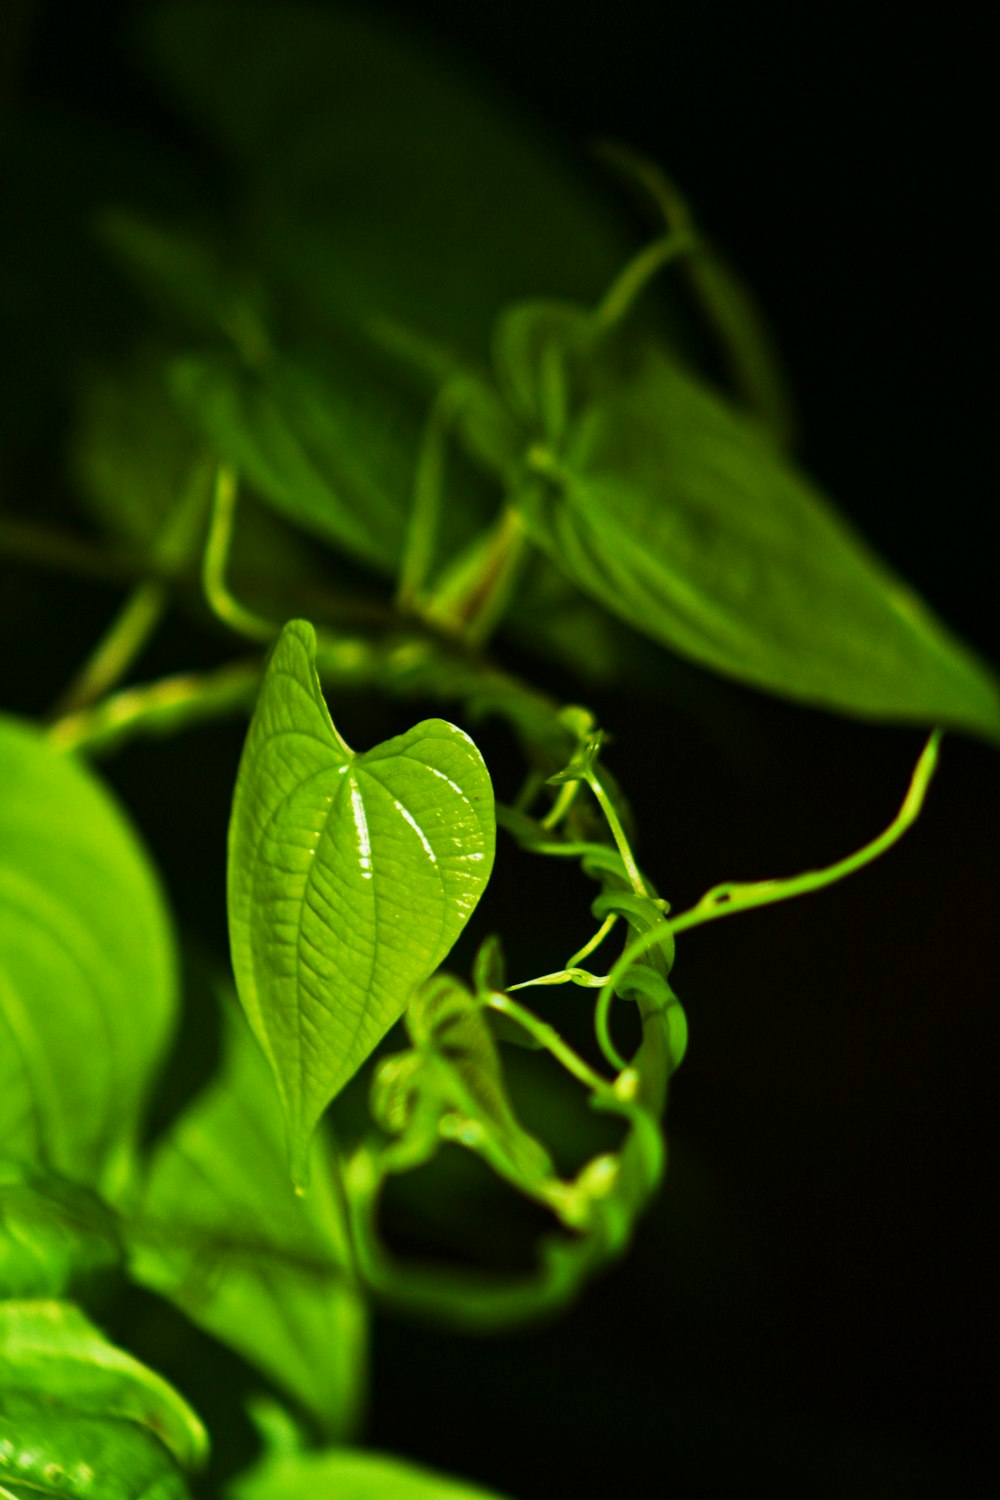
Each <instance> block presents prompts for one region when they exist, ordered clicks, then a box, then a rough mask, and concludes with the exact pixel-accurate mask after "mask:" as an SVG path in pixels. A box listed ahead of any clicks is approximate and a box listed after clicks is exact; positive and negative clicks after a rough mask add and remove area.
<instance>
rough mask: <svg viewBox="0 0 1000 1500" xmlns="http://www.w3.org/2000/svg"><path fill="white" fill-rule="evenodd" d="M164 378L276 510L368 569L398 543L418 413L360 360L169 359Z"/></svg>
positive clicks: (385, 566) (381, 564)
mask: <svg viewBox="0 0 1000 1500" xmlns="http://www.w3.org/2000/svg"><path fill="white" fill-rule="evenodd" d="M171 374H172V379H171V384H172V388H173V390H174V393H175V395H176V396H177V398H178V399H179V400H180V402H181V404H182V406H183V407H184V409H185V410H186V411H187V412H188V413H189V414H190V416H191V417H192V419H193V420H194V421H195V422H196V423H197V424H198V426H199V427H200V429H201V431H202V432H203V433H204V435H205V436H206V437H207V438H208V439H209V441H210V442H211V444H212V445H213V447H214V449H215V451H216V452H217V453H218V454H219V455H220V456H221V457H222V458H224V459H226V460H227V461H228V462H229V463H231V464H233V465H235V467H236V468H237V469H238V470H239V472H240V473H241V474H242V475H243V476H244V477H245V478H246V479H247V480H248V482H249V483H250V484H251V485H252V486H253V488H254V489H255V490H256V491H257V493H258V494H260V495H261V496H262V497H263V498H264V499H266V500H267V501H269V502H270V504H271V505H273V506H274V507H275V508H276V509H277V510H279V511H280V512H281V514H282V515H284V516H286V517H287V518H288V519H289V520H291V521H294V522H295V523H296V524H297V525H299V526H303V527H305V528H306V530H308V531H311V532H312V533H313V534H314V535H316V536H320V537H322V538H323V539H324V540H326V541H328V542H332V543H333V544H334V545H335V546H337V547H342V548H344V549H345V550H346V551H347V552H349V553H351V554H352V556H354V557H357V558H359V559H361V560H362V561H363V562H366V563H369V564H371V565H372V566H374V567H377V568H380V569H382V570H384V571H387V572H392V571H393V569H394V568H395V566H396V564H397V562H398V559H399V557H400V555H401V553H402V550H403V539H404V536H405V531H406V516H407V512H408V509H409V505H410V499H411V494H412V489H413V475H414V470H415V466H416V461H417V446H418V442H419V435H420V420H419V418H418V417H416V416H415V415H414V414H413V413H408V414H406V413H403V414H401V413H400V410H399V408H398V405H394V403H393V399H392V392H391V390H386V389H385V388H383V387H382V386H381V385H380V384H378V383H377V382H373V381H371V380H366V378H365V371H364V369H363V367H354V366H352V365H351V364H349V363H348V362H346V361H337V362H334V360H333V359H332V358H328V359H327V360H326V361H325V363H324V368H323V370H322V371H320V370H319V369H316V368H312V369H310V368H307V367H306V366H304V365H302V364H298V363H295V362H293V361H291V360H286V359H280V358H277V357H275V358H273V359H270V360H268V361H267V363H266V365H265V366H264V367H263V368H262V369H260V370H257V371H254V370H249V369H246V368H243V367H242V366H241V365H240V364H239V363H238V361H236V360H235V359H230V358H228V357H226V356H224V355H219V356H208V355H206V356H203V357H200V358H191V359H185V360H182V361H180V362H178V363H177V364H176V365H175V366H174V367H173V370H172V372H171Z"/></svg>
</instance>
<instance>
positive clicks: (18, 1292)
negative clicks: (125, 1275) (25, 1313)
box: [0, 1161, 122, 1298]
mask: <svg viewBox="0 0 1000 1500" xmlns="http://www.w3.org/2000/svg"><path fill="white" fill-rule="evenodd" d="M121 1260H122V1249H121V1243H120V1239H119V1233H118V1223H117V1220H116V1219H115V1216H114V1214H112V1212H111V1210H110V1209H109V1208H108V1207H107V1206H106V1205H105V1204H104V1203H102V1202H101V1200H100V1199H99V1198H97V1197H96V1196H95V1195H94V1194H93V1193H91V1192H89V1191H88V1190H87V1189H86V1188H83V1187H79V1186H77V1184H76V1183H73V1182H67V1181H66V1180H65V1179H64V1178H61V1177H55V1176H53V1175H52V1174H51V1173H42V1172H37V1171H34V1170H32V1169H31V1168H28V1167H25V1166H23V1165H21V1164H20V1163H17V1162H8V1161H0V1298H5V1297H60V1296H67V1295H69V1294H70V1293H79V1294H80V1295H83V1294H84V1293H85V1292H86V1291H87V1290H89V1289H90V1288H91V1287H92V1286H94V1287H99V1286H100V1285H101V1284H102V1283H104V1282H105V1281H106V1280H107V1279H108V1278H109V1277H110V1276H111V1275H112V1274H113V1273H114V1271H115V1270H117V1268H118V1266H119V1265H120V1263H121Z"/></svg>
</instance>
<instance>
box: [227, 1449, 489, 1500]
mask: <svg viewBox="0 0 1000 1500" xmlns="http://www.w3.org/2000/svg"><path fill="white" fill-rule="evenodd" d="M304 1496H308V1497H309V1500H502V1497H501V1496H500V1495H499V1494H497V1492H496V1491H495V1490H484V1489H480V1487H479V1485H477V1484H470V1483H468V1482H467V1481H465V1480H462V1479H452V1478H450V1477H449V1476H448V1475H446V1474H440V1473H437V1472H435V1471H434V1470H433V1469H425V1468H424V1467H423V1466H422V1465H421V1464H411V1463H406V1462H404V1461H403V1460H402V1459H398V1458H391V1457H390V1456H389V1455H388V1454H383V1453H365V1452H362V1451H360V1450H358V1449H351V1448H340V1449H337V1450H336V1451H329V1452H326V1453H302V1454H293V1455H290V1456H289V1457H287V1458H273V1459H270V1460H268V1461H266V1462H265V1463H264V1464H262V1465H260V1466H259V1467H258V1468H256V1469H252V1470H250V1472H249V1473H247V1474H245V1475H243V1476H242V1478H240V1479H238V1480H237V1481H236V1483H235V1484H234V1485H233V1486H232V1488H231V1489H230V1490H229V1492H228V1500H303V1497H304Z"/></svg>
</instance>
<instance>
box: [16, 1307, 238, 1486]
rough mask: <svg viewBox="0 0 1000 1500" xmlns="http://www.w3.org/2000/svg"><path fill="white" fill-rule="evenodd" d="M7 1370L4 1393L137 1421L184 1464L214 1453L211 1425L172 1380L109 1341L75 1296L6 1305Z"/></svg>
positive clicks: (85, 1413) (81, 1413) (75, 1410)
mask: <svg viewBox="0 0 1000 1500" xmlns="http://www.w3.org/2000/svg"><path fill="white" fill-rule="evenodd" d="M0 1371H2V1375H0V1393H10V1392H14V1393H16V1394H17V1396H18V1397H25V1398H30V1399H33V1400H36V1401H38V1402H40V1403H46V1404H48V1405H49V1406H50V1407H51V1408H59V1407H61V1408H63V1409H64V1410H65V1411H66V1412H67V1413H70V1412H71V1413H73V1415H74V1416H77V1417H83V1416H92V1417H101V1418H108V1419H113V1420H115V1421H121V1422H130V1423H133V1424H134V1425H136V1426H138V1427H141V1428H145V1429H146V1430H147V1431H148V1432H150V1433H152V1434H154V1435H155V1436H156V1437H157V1438H158V1439H159V1441H160V1442H161V1443H162V1444H163V1445H164V1447H165V1448H166V1449H168V1450H169V1451H170V1453H172V1454H173V1456H174V1458H175V1459H176V1461H177V1463H178V1464H179V1465H180V1466H181V1468H183V1469H194V1468H197V1467H198V1466H199V1465H200V1464H202V1463H203V1462H204V1461H205V1459H206V1458H207V1457H208V1436H207V1434H206V1432H205V1429H204V1427H203V1426H202V1424H201V1422H200V1421H199V1420H198V1418H197V1417H196V1416H195V1414H194V1412H193V1411H192V1410H191V1408H190V1406H188V1404H187V1402H186V1401H184V1400H183V1399H182V1397H181V1396H179V1395H178V1394H177V1392H176V1391H175V1390H174V1388H173V1386H171V1385H168V1383H167V1382H166V1381H165V1380H163V1379H162V1378H161V1377H160V1376H159V1375H156V1374H154V1373H153V1371H152V1370H150V1369H149V1368H148V1367H147V1366H146V1365H143V1364H140V1363H139V1361H138V1360H136V1359H133V1358H132V1356H131V1355H130V1354H126V1353H125V1351H124V1350H123V1349H118V1348H116V1346H115V1345H114V1344H112V1343H109V1342H108V1340H107V1339H106V1338H105V1337H104V1335H103V1334H102V1333H101V1332H100V1331H99V1330H98V1329H97V1328H95V1327H94V1325H93V1323H91V1322H90V1321H89V1319H88V1318H86V1317H84V1315H83V1313H82V1312H81V1311H80V1309H79V1308H78V1307H75V1306H74V1305H73V1303H71V1302H48V1301H44V1302H36V1301H31V1302H16V1301H11V1302H2V1303H0ZM0 1475H2V1470H0Z"/></svg>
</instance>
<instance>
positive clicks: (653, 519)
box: [517, 343, 1000, 739]
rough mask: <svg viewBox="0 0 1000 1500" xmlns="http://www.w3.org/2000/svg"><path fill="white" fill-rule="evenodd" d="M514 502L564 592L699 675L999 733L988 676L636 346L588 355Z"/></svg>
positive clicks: (804, 487) (798, 480)
mask: <svg viewBox="0 0 1000 1500" xmlns="http://www.w3.org/2000/svg"><path fill="white" fill-rule="evenodd" d="M536 421H537V424H538V428H539V431H540V432H541V431H542V428H543V413H542V411H541V408H539V411H538V413H537V415H536ZM517 499H518V504H519V507H520V510H521V514H522V517H523V521H524V525H525V528H526V530H527V531H528V533H529V535H530V536H531V537H532V539H533V540H534V541H535V542H536V543H537V545H538V546H539V547H541V548H542V549H543V550H544V551H545V552H547V553H548V555H549V556H550V557H551V559H552V560H553V562H555V563H556V564H557V566H558V567H560V568H561V569H562V570H563V571H564V572H565V573H566V575H567V576H568V577H569V578H571V579H572V580H573V581H574V582H575V583H576V584H578V585H579V587H580V588H582V589H584V590H585V591H586V592H587V593H589V594H590V595H591V596H592V597H593V598H595V599H598V600H599V601H600V602H601V603H602V604H604V606H605V607H606V608H607V609H609V610H610V611H612V612H613V613H614V614H617V615H618V616H619V617H620V618H622V619H624V620H626V621H627V622H628V623H629V624H631V625H634V626H635V627H636V628H637V629H638V630H641V631H644V632H645V633H646V634H648V635H649V636H651V637H653V639H655V640H657V641H659V642H660V643H661V644H662V645H664V646H667V647H668V648H669V649H671V650H673V651H677V652H679V653H681V654H682V655H685V656H689V657H691V658H692V659H693V660H694V661H696V662H698V663H700V664H701V665H703V666H707V667H710V668H712V669H713V670H715V671H718V672H721V673H723V674H724V675H727V676H731V677H735V678H738V679H740V680H742V681H745V682H749V683H751V684H753V685H754V686H757V687H761V688H767V689H769V690H771V691H773V692H776V693H780V694H783V695H785V696H787V697H790V698H796V699H801V700H803V701H805V702H807V703H813V704H816V705H819V706H822V707H826V708H830V709H835V710H838V711H840V712H844V713H851V714H858V715H861V716H864V717H874V718H886V719H898V720H904V721H907V720H908V721H914V722H918V723H920V722H923V723H934V722H941V723H945V724H955V725H958V726H961V727H964V728H967V729H970V730H974V731H978V732H980V733H983V734H986V735H987V736H989V737H990V738H993V739H996V738H997V737H998V736H1000V694H998V687H997V683H996V680H995V679H994V677H993V676H992V675H991V673H990V672H989V670H988V669H987V668H986V667H984V666H982V665H981V664H980V663H979V662H978V661H977V660H976V659H975V657H974V656H973V655H972V653H971V652H970V651H969V650H968V649H967V648H966V647H965V646H964V645H963V644H962V643H961V642H960V641H958V640H957V639H956V638H955V637H954V636H953V635H951V634H950V632H949V631H947V629H946V628H945V627H944V626H943V625H941V624H940V623H939V622H938V621H937V620H936V619H935V618H934V616H933V615H932V614H931V612H930V611H929V610H928V608H927V607H926V606H925V605H924V604H923V602H922V601H921V600H920V599H919V598H917V596H916V595H915V594H914V593H913V592H912V590H910V589H909V588H908V587H907V586H906V584H904V583H903V582H902V581H901V580H900V579H899V578H897V577H896V576H895V575H894V574H893V573H892V572H891V571H890V570H889V569H888V568H887V567H886V566H885V565H884V564H883V563H882V562H881V561H880V560H879V559H878V558H876V557H875V556H874V554H873V553H872V552H871V551H870V550H869V549H868V547H867V546H866V545H865V544H864V542H862V541H861V539H860V538H859V537H857V536H856V535H855V534H854V533H853V532H852V530H851V529H850V527H849V526H848V525H847V524H846V522H844V521H843V520H842V519H841V518H840V517H839V516H838V515H837V514H836V513H835V512H834V510H833V509H832V508H831V506H830V505H829V503H828V502H827V501H826V500H825V499H824V497H823V496H822V495H821V494H820V493H819V492H818V491H817V490H816V489H815V487H814V486H813V485H811V484H810V483H809V482H808V481H807V480H806V479H804V478H803V477H802V476H801V475H800V474H798V473H797V472H796V470H795V469H793V468H792V467H791V466H790V465H789V464H788V463H787V462H786V461H785V460H784V459H783V458H782V457H781V456H780V455H779V454H778V452H777V451H776V450H775V448H774V447H773V446H772V444H771V443H770V442H769V441H768V440H767V439H766V438H765V437H764V436H763V435H762V434H761V433H760V432H759V431H758V429H757V428H755V427H754V425H753V424H752V423H751V422H750V421H748V420H746V419H744V418H742V417H741V416H739V415H738V414H737V413H736V412H735V411H734V410H732V409H731V408H730V407H728V406H727V405H726V404H725V403H724V401H723V400H722V399H721V398H720V397H719V396H717V395H715V394H714V393H713V392H712V391H711V390H710V389H708V387H706V386H704V385H702V384H700V383H699V382H698V381H697V380H696V379H695V378H694V377H692V376H691V375H689V374H688V373H686V372H685V371H683V370H681V369H680V368H679V367H678V366H676V365H675V364H673V363H672V362H671V361H670V360H669V359H668V358H667V357H666V355H664V354H663V353H662V352H660V351H659V350H657V349H656V348H654V347H652V346H650V345H649V344H646V345H644V346H639V347H637V346H636V345H634V344H632V345H629V344H627V343H626V344H624V345H622V344H613V345H605V346H604V347H603V349H602V348H599V347H598V346H595V350H594V353H593V355H592V357H591V360H590V364H589V368H588V370H587V378H586V396H585V399H582V400H581V401H580V402H579V404H578V406H577V409H576V410H575V412H573V414H572V415H571V416H570V418H569V420H568V422H567V427H566V433H565V437H564V439H563V441H562V442H561V443H560V444H559V445H557V446H546V445H545V444H544V442H540V443H538V444H536V446H535V448H534V449H532V450H531V452H530V453H529V456H528V466H527V472H526V477H525V479H524V481H523V484H522V486H521V488H520V491H519V494H518V497H517Z"/></svg>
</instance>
